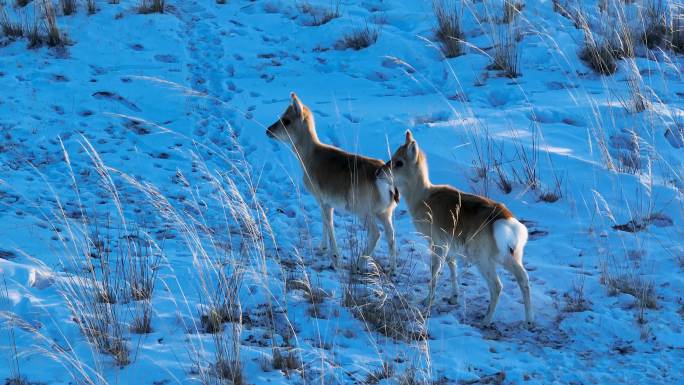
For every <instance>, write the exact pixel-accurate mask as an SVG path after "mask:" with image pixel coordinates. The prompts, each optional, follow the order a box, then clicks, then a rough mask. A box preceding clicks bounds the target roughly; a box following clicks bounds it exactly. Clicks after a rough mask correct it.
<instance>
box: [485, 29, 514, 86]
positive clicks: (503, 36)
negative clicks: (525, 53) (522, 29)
mask: <svg viewBox="0 0 684 385" xmlns="http://www.w3.org/2000/svg"><path fill="white" fill-rule="evenodd" d="M493 34H494V35H495V36H494V37H493V40H494V53H493V54H492V56H491V60H492V62H491V64H489V67H488V69H490V70H494V71H500V73H501V75H502V76H505V77H507V78H517V77H518V76H520V71H519V69H520V67H519V66H520V52H519V50H518V36H517V34H518V29H517V26H515V25H514V23H511V24H506V25H505V26H502V27H501V28H498V34H497V33H496V32H493Z"/></svg>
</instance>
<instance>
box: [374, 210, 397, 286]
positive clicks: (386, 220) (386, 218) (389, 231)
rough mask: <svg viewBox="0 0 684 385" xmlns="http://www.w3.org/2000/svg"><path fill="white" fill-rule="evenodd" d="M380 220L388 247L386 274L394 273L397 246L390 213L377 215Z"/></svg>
mask: <svg viewBox="0 0 684 385" xmlns="http://www.w3.org/2000/svg"><path fill="white" fill-rule="evenodd" d="M378 219H380V221H381V222H382V227H383V228H384V229H385V238H386V240H387V248H388V249H389V259H390V267H389V271H388V272H387V273H388V274H390V275H391V274H394V272H395V271H397V248H396V245H395V242H394V226H393V225H392V213H391V212H389V213H387V212H386V213H383V214H380V215H379V216H378Z"/></svg>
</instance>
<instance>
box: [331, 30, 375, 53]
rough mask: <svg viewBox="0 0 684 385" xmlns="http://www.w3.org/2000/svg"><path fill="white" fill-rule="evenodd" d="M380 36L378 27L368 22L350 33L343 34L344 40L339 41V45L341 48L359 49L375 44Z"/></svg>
mask: <svg viewBox="0 0 684 385" xmlns="http://www.w3.org/2000/svg"><path fill="white" fill-rule="evenodd" d="M379 36H380V32H379V31H378V29H377V28H376V27H372V26H370V25H368V24H366V26H365V27H363V28H357V29H354V30H353V31H352V32H350V33H349V34H347V35H345V36H343V37H342V40H340V41H339V42H338V43H337V46H338V48H341V49H353V50H355V51H359V50H362V49H364V48H368V47H370V46H371V45H373V44H375V42H376V41H378V37H379Z"/></svg>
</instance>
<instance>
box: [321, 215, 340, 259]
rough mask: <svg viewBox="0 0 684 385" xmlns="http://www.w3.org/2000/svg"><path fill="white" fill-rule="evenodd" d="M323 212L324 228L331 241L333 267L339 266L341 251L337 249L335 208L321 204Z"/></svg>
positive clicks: (329, 253)
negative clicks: (334, 222) (334, 220)
mask: <svg viewBox="0 0 684 385" xmlns="http://www.w3.org/2000/svg"><path fill="white" fill-rule="evenodd" d="M321 213H322V216H323V230H324V231H325V232H327V234H328V241H329V242H330V249H329V250H328V255H330V258H331V260H332V264H333V267H337V265H338V262H339V261H338V260H339V257H340V251H339V250H337V241H336V240H335V225H334V224H333V208H332V207H331V206H329V205H321Z"/></svg>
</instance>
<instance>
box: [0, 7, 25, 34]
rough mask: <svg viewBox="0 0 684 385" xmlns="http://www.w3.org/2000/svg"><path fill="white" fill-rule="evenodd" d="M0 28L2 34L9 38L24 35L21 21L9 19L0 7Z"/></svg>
mask: <svg viewBox="0 0 684 385" xmlns="http://www.w3.org/2000/svg"><path fill="white" fill-rule="evenodd" d="M0 29H2V34H3V35H5V36H6V37H9V38H14V39H18V38H21V37H22V36H24V30H23V28H22V27H21V23H19V22H13V21H12V20H10V18H9V15H8V14H7V11H6V10H5V9H4V8H0Z"/></svg>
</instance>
